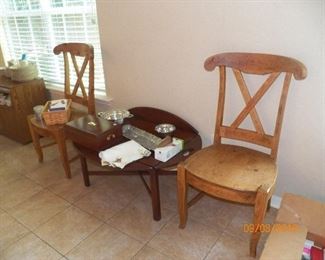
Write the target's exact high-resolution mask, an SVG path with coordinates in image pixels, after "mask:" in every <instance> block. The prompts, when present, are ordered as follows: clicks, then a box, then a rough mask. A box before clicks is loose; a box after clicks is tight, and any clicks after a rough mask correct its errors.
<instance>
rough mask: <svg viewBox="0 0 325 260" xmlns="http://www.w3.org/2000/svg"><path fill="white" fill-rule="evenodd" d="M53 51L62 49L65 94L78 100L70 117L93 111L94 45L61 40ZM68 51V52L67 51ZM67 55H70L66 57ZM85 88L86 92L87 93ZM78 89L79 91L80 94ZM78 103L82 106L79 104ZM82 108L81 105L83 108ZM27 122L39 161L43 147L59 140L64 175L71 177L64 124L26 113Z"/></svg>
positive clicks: (73, 101) (67, 97)
mask: <svg viewBox="0 0 325 260" xmlns="http://www.w3.org/2000/svg"><path fill="white" fill-rule="evenodd" d="M53 52H54V54H56V55H58V54H60V53H63V58H64V98H66V99H71V100H72V104H76V103H77V104H79V109H77V108H75V107H72V111H71V118H70V120H73V119H76V118H78V117H80V116H83V115H86V114H95V96H94V49H93V47H92V46H91V45H89V44H85V43H63V44H60V45H58V46H56V47H55V48H54V50H53ZM68 54H70V55H68ZM69 56H70V57H71V59H69ZM76 57H81V59H83V63H82V66H81V68H80V69H79V66H78V62H77V58H76ZM71 62H72V64H73V67H74V71H75V74H76V82H75V83H74V84H73V90H72V91H71V89H70V84H71V82H72V79H71V77H70V69H69V63H71ZM87 65H88V70H89V74H88V79H89V84H88V88H86V87H85V85H84V83H83V76H84V73H85V71H86V68H87ZM87 92H88V93H87ZM80 93H81V95H80ZM80 105H81V106H80ZM83 107H84V108H85V109H82V108H83ZM80 108H81V109H80ZM28 125H29V129H30V133H31V136H32V139H33V144H34V148H35V150H36V152H37V155H38V160H39V162H43V152H42V148H44V147H47V146H49V145H52V144H55V143H57V144H58V149H59V153H60V158H61V161H62V164H63V168H64V171H65V174H66V177H67V178H71V172H70V166H69V162H70V161H71V160H70V161H69V159H68V155H67V148H66V142H65V141H66V138H65V134H64V124H61V125H52V126H47V125H46V124H45V123H44V122H43V121H38V120H36V118H35V116H34V115H30V116H29V117H28ZM42 136H49V137H52V138H53V139H54V141H55V142H54V143H51V144H48V145H44V146H41V144H40V137H42Z"/></svg>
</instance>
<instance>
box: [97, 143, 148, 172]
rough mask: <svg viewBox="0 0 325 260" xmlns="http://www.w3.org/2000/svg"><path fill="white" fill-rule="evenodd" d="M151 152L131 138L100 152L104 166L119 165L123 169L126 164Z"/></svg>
mask: <svg viewBox="0 0 325 260" xmlns="http://www.w3.org/2000/svg"><path fill="white" fill-rule="evenodd" d="M150 154H151V152H150V151H149V150H147V149H146V148H144V147H143V146H141V145H140V144H138V143H137V142H135V141H133V140H130V141H127V142H125V143H122V144H119V145H116V146H113V147H111V148H109V149H106V150H105V151H101V152H99V154H98V155H99V158H101V163H102V166H104V165H109V166H111V167H119V168H121V169H123V168H124V167H125V165H127V164H129V163H131V162H133V161H136V160H139V159H141V158H143V157H147V156H149V155H150Z"/></svg>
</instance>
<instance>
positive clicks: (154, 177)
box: [150, 170, 161, 221]
mask: <svg viewBox="0 0 325 260" xmlns="http://www.w3.org/2000/svg"><path fill="white" fill-rule="evenodd" d="M150 189H151V203H152V213H153V219H154V220H157V221H158V220H160V219H161V210H160V196H159V177H158V173H157V172H156V171H155V170H152V171H150Z"/></svg>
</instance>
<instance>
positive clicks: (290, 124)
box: [97, 0, 325, 200]
mask: <svg viewBox="0 0 325 260" xmlns="http://www.w3.org/2000/svg"><path fill="white" fill-rule="evenodd" d="M324 8H325V6H324V1H321V0H319V1H316V0H315V1H309V0H306V1H280V0H279V1H260V2H258V1H199V0H197V1H177V0H175V1H167V0H166V1H133V0H124V1H104V0H102V1H100V0H97V9H98V18H99V25H100V34H101V46H102V53H103V58H104V69H105V74H106V75H105V76H106V79H107V86H108V94H109V95H110V96H111V97H112V98H113V104H114V105H115V106H118V107H125V108H129V107H132V106H138V105H145V106H156V107H160V108H163V109H166V110H168V111H171V112H174V113H176V114H178V115H180V116H182V117H183V118H185V119H186V120H188V121H189V122H190V123H192V124H193V125H194V126H195V127H196V128H197V129H198V130H199V131H200V133H201V135H202V137H203V139H204V144H209V143H211V140H212V139H211V138H212V133H213V128H214V122H215V121H214V114H215V106H216V95H217V94H216V84H217V74H216V73H211V72H210V73H209V72H206V71H204V69H203V61H204V60H205V58H206V57H208V56H209V55H212V54H215V53H218V52H224V51H247V52H264V53H274V54H280V55H285V56H290V57H294V58H296V59H298V60H301V61H302V62H304V63H305V65H306V67H307V68H308V71H309V75H308V78H307V79H306V80H304V81H299V82H297V81H294V82H293V84H292V87H291V90H290V93H289V99H288V103H287V110H286V116H285V122H284V125H283V130H282V139H281V143H280V149H279V157H278V164H279V175H278V183H277V190H276V194H277V195H279V196H281V195H282V193H283V192H288V191H289V192H295V193H299V194H303V195H306V196H309V197H312V198H316V199H322V200H325V165H324V163H323V159H324V157H325V153H324V150H325V144H324V143H325V141H324V136H325V123H324V121H325V120H324V117H325V102H324V99H325V98H324V96H325V94H324V89H325V79H324V74H325V73H324V72H325V65H324V64H325V55H324V46H325V41H324V28H325V23H324V20H325V18H324V17H325V15H324ZM253 83H254V82H253ZM239 104H240V103H239ZM262 110H263V111H262V114H263V113H264V114H265V115H266V116H268V115H269V114H271V112H272V111H270V110H269V109H268V107H266V108H263V109H262ZM321 124H322V125H321Z"/></svg>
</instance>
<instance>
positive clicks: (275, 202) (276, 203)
mask: <svg viewBox="0 0 325 260" xmlns="http://www.w3.org/2000/svg"><path fill="white" fill-rule="evenodd" d="M281 201H282V198H281V197H279V196H276V195H273V196H272V198H271V207H272V208H276V209H279V208H280V206H281Z"/></svg>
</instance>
